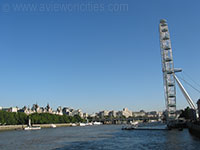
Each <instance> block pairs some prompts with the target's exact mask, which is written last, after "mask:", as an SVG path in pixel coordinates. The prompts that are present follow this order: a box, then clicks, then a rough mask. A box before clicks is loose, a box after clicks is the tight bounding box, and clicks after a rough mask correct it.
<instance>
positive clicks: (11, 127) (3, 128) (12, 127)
mask: <svg viewBox="0 0 200 150" xmlns="http://www.w3.org/2000/svg"><path fill="white" fill-rule="evenodd" d="M55 125H56V127H70V126H72V124H71V123H61V124H55ZM32 126H40V127H41V128H51V127H52V124H33V125H32ZM25 127H27V125H3V126H0V131H7V130H23V128H25Z"/></svg>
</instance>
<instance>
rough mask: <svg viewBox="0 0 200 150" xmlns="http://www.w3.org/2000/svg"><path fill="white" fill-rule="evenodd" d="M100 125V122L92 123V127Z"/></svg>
mask: <svg viewBox="0 0 200 150" xmlns="http://www.w3.org/2000/svg"><path fill="white" fill-rule="evenodd" d="M101 124H102V123H101V122H96V121H95V122H94V123H93V125H101Z"/></svg>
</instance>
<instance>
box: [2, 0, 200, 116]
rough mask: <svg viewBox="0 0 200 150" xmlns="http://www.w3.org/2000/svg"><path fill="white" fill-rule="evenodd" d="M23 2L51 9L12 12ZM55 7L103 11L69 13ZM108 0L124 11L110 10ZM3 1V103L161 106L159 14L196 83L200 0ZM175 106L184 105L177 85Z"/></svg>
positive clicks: (90, 109)
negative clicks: (70, 6) (123, 6)
mask: <svg viewBox="0 0 200 150" xmlns="http://www.w3.org/2000/svg"><path fill="white" fill-rule="evenodd" d="M21 4H26V5H27V4H33V5H34V6H36V7H38V8H39V7H40V6H41V5H43V4H45V5H46V7H47V6H48V4H49V6H50V7H51V9H48V8H45V10H37V9H38V8H36V10H17V8H16V5H21ZM55 4H56V5H60V4H71V5H76V6H77V7H80V6H81V4H92V7H94V4H95V5H96V4H98V6H101V8H102V7H103V9H102V10H99V9H98V8H97V10H95V11H94V10H90V8H88V10H84V11H83V10H82V11H80V10H77V8H73V10H72V11H68V12H67V11H63V10H61V8H53V7H54V5H55ZM110 4H127V5H128V10H123V9H122V10H121V11H114V12H113V11H112V9H111V8H110V7H109V6H110ZM0 6H1V13H0V18H1V23H0V106H3V107H5V106H19V107H22V106H24V105H27V106H28V105H30V106H32V104H33V103H35V102H37V103H38V104H39V105H41V106H46V104H47V102H49V103H50V105H51V106H52V107H53V108H56V107H57V106H60V105H61V106H69V107H73V108H81V109H82V110H83V111H86V112H89V113H92V112H95V111H99V110H104V109H107V110H112V109H114V110H120V109H122V108H123V107H128V108H129V109H130V110H133V111H137V110H140V109H144V110H147V111H148V110H163V109H164V108H165V102H164V92H163V82H162V72H161V58H160V45H159V33H158V24H159V20H160V19H161V18H165V19H167V20H168V24H169V29H170V34H171V40H172V48H173V55H174V63H175V66H176V67H181V68H183V70H185V72H187V73H188V74H190V76H192V77H193V79H194V80H196V81H197V82H198V83H200V78H199V77H200V70H199V64H200V59H199V58H200V48H199V43H200V16H199V15H200V9H199V6H200V2H199V1H198V0H196V1H195V0H193V1H188V0H187V1H184V0H168V1H164V0H137V1H134V0H95V1H92V0H90V1H88V0H71V1H66V0H51V1H50V0H15V1H14V3H13V0H1V2H0ZM55 7H57V6H55ZM189 92H190V93H191V96H192V97H193V98H194V99H195V101H196V100H197V98H199V97H200V95H199V94H198V93H196V92H195V91H190V90H189ZM177 105H178V108H183V107H186V105H187V103H186V102H185V100H184V98H183V97H182V96H181V94H180V91H179V90H178V96H177Z"/></svg>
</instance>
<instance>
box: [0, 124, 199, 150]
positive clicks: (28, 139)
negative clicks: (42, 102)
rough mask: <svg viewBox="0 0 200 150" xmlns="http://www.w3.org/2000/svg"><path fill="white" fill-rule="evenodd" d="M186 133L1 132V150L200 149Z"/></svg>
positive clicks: (116, 129) (103, 129)
mask: <svg viewBox="0 0 200 150" xmlns="http://www.w3.org/2000/svg"><path fill="white" fill-rule="evenodd" d="M199 147H200V139H198V138H196V137H193V136H191V135H190V134H189V132H188V130H187V129H185V130H183V131H178V130H171V131H124V130H123V131H122V130H121V126H117V125H102V126H88V127H62V128H56V129H52V128H51V129H50V128H49V129H42V130H38V131H6V132H0V150H115V149H117V150H140V149H141V150H148V149H153V150H160V149H164V150H165V149H166V150H171V149H174V150H181V149H184V150H185V149H188V150H191V149H195V150H197V149H199Z"/></svg>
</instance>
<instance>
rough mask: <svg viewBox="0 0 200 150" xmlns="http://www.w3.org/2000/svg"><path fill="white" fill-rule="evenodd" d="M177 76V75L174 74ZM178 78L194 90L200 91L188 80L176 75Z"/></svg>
mask: <svg viewBox="0 0 200 150" xmlns="http://www.w3.org/2000/svg"><path fill="white" fill-rule="evenodd" d="M176 76H177V75H176ZM178 78H179V79H181V80H182V81H184V82H185V83H186V84H187V85H189V86H190V87H191V88H193V89H194V90H196V91H197V92H198V93H200V90H199V89H197V88H195V87H194V86H193V85H192V84H191V83H189V82H188V81H186V80H184V79H183V78H181V77H180V76H178Z"/></svg>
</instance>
